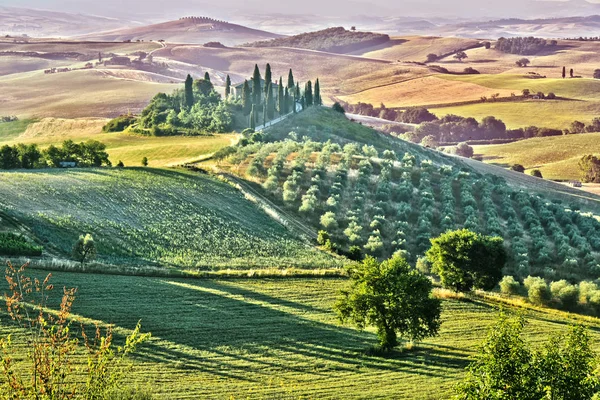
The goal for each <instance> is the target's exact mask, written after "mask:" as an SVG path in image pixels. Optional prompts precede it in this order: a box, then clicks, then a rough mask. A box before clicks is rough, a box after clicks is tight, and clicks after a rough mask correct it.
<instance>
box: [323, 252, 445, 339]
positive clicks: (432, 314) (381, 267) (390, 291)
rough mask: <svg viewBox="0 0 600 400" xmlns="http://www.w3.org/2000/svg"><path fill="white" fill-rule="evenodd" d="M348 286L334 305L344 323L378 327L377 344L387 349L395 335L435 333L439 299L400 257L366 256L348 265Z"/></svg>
mask: <svg viewBox="0 0 600 400" xmlns="http://www.w3.org/2000/svg"><path fill="white" fill-rule="evenodd" d="M348 272H349V275H350V279H351V283H350V287H349V288H348V290H344V291H342V296H341V298H340V299H339V301H338V302H337V303H336V304H335V306H334V308H335V310H336V311H337V313H338V315H339V316H340V319H341V321H342V322H343V323H344V322H346V321H348V320H350V321H352V322H353V323H354V324H356V325H357V326H358V327H359V328H360V329H364V328H366V327H367V326H374V327H375V328H376V329H377V336H378V338H379V348H380V349H381V350H384V351H389V350H391V349H393V348H394V347H396V346H397V345H398V337H401V338H405V339H408V340H415V341H418V340H422V339H424V338H427V337H432V336H435V335H437V333H438V330H439V327H440V323H441V320H440V312H441V304H440V301H439V300H438V299H436V298H434V297H432V295H431V290H432V288H433V285H432V283H431V281H430V280H429V278H427V277H426V276H425V275H423V274H421V273H420V272H419V271H417V270H416V269H414V268H412V267H411V266H410V265H409V264H408V262H407V261H406V260H405V259H404V258H401V257H393V258H391V259H389V260H386V261H383V262H381V263H380V262H378V261H377V260H376V259H375V258H373V257H370V256H367V257H366V258H365V260H364V261H363V262H362V263H361V264H356V265H355V266H353V267H350V269H349V271H348Z"/></svg>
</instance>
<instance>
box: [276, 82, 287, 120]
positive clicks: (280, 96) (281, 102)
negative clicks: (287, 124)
mask: <svg viewBox="0 0 600 400" xmlns="http://www.w3.org/2000/svg"><path fill="white" fill-rule="evenodd" d="M277 109H278V111H279V115H283V114H285V113H286V112H285V94H284V93H283V80H282V79H281V77H279V88H278V90H277Z"/></svg>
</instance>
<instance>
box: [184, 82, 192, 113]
mask: <svg viewBox="0 0 600 400" xmlns="http://www.w3.org/2000/svg"><path fill="white" fill-rule="evenodd" d="M184 96H185V105H186V107H190V108H191V107H192V106H193V105H194V79H193V78H192V76H191V75H190V74H188V76H187V78H185V92H184Z"/></svg>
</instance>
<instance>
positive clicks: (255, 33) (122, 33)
mask: <svg viewBox="0 0 600 400" xmlns="http://www.w3.org/2000/svg"><path fill="white" fill-rule="evenodd" d="M278 37H280V35H277V34H274V33H270V32H265V31H260V30H257V29H251V28H247V27H245V26H241V25H236V24H231V23H228V22H225V21H218V20H215V19H212V18H206V17H186V18H181V19H179V20H177V21H167V22H162V23H159V24H154V25H148V26H142V27H133V28H125V29H117V30H112V31H106V32H99V33H94V34H89V35H85V36H82V37H81V38H82V39H85V40H97V41H125V40H131V41H136V40H145V41H159V40H164V41H166V42H171V43H191V44H194V43H195V44H204V43H208V42H220V43H222V44H223V45H225V46H235V45H238V44H242V43H247V42H253V41H258V40H267V39H274V38H278Z"/></svg>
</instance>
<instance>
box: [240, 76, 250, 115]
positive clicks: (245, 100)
mask: <svg viewBox="0 0 600 400" xmlns="http://www.w3.org/2000/svg"><path fill="white" fill-rule="evenodd" d="M242 108H243V109H244V114H245V115H247V114H248V113H249V112H250V111H251V110H252V93H251V92H250V85H248V81H247V80H246V81H244V86H243V87H242Z"/></svg>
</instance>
